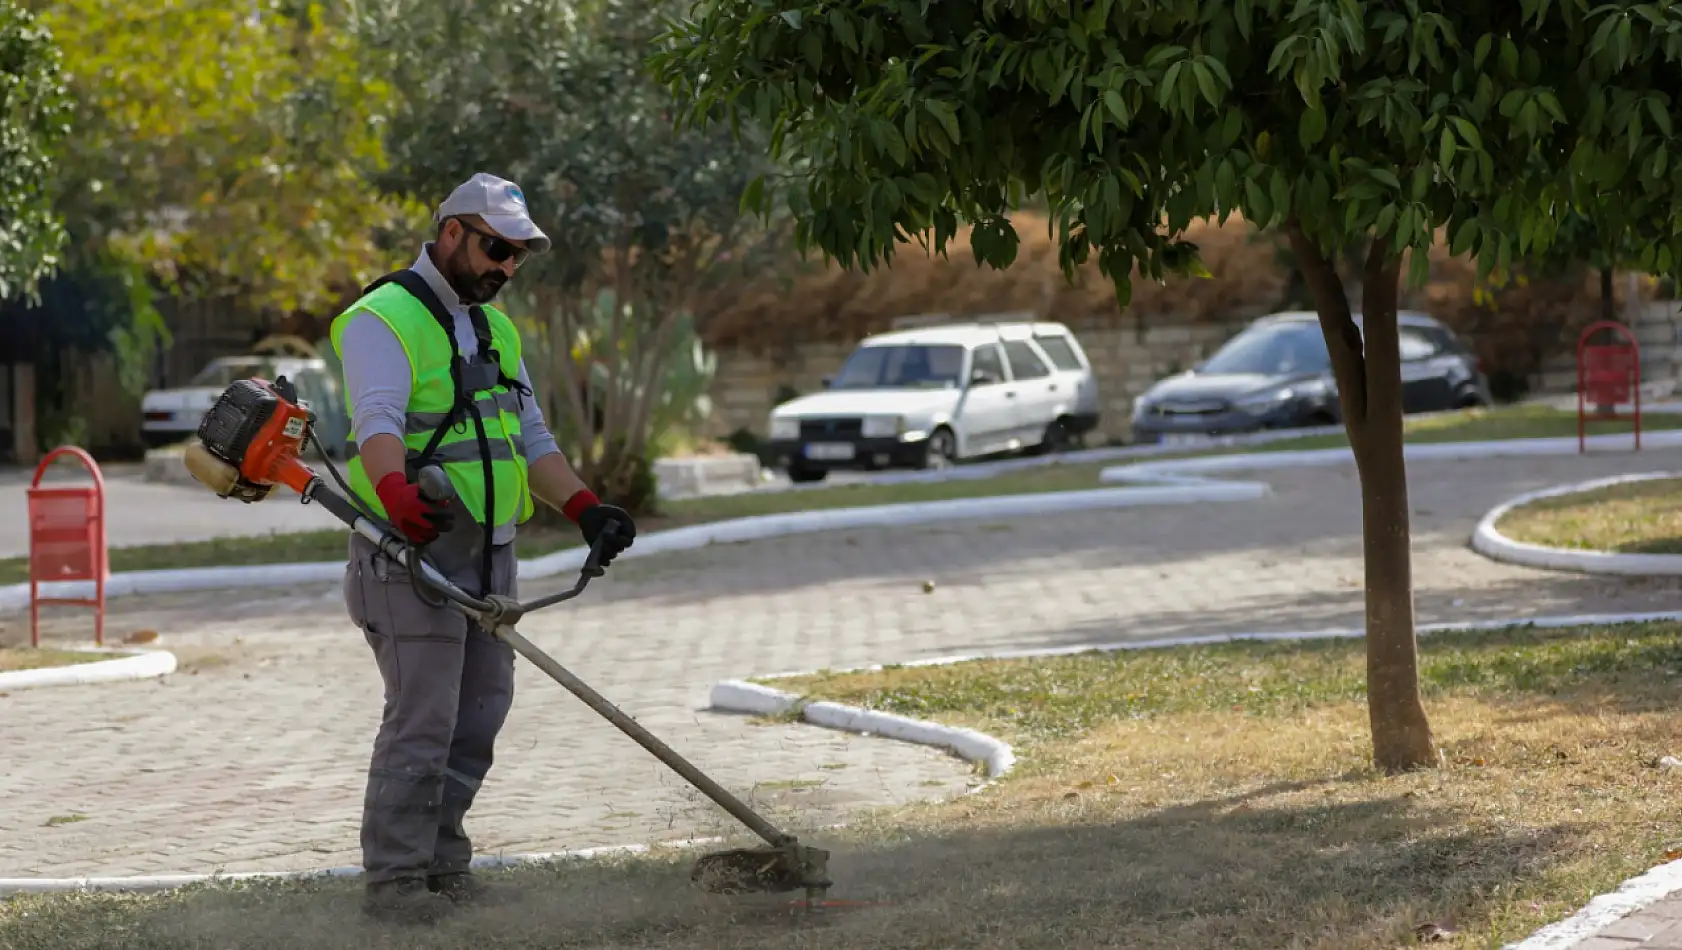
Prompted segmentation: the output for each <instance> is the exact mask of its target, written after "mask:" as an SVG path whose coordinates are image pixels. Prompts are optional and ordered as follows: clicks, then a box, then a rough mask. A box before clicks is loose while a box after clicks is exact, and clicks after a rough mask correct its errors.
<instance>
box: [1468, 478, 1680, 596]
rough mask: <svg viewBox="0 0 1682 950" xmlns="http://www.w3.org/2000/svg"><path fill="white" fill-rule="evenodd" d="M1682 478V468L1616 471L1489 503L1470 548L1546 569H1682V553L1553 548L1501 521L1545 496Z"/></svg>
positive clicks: (1640, 573) (1634, 573) (1646, 573)
mask: <svg viewBox="0 0 1682 950" xmlns="http://www.w3.org/2000/svg"><path fill="white" fill-rule="evenodd" d="M1665 478H1682V472H1642V473H1640V474H1636V475H1616V476H1613V477H1611V478H1597V479H1594V480H1592V481H1587V482H1577V483H1575V484H1571V485H1559V486H1556V487H1553V488H1544V489H1542V490H1540V491H1533V492H1528V493H1526V494H1523V495H1519V496H1518V497H1516V498H1512V499H1509V500H1507V501H1504V502H1502V503H1501V504H1499V505H1497V506H1495V507H1494V508H1491V509H1490V510H1489V513H1488V514H1486V515H1484V516H1483V519H1482V520H1480V521H1479V522H1478V526H1477V528H1475V529H1474V530H1473V531H1472V550H1474V551H1476V552H1478V553H1479V554H1482V555H1483V556H1484V557H1487V558H1489V559H1490V560H1492V561H1500V562H1502V563H1505V564H1518V565H1521V566H1524V567H1538V568H1542V569H1544V570H1553V571H1573V572H1576V573H1579V574H1615V575H1621V576H1626V577H1667V576H1676V575H1682V554H1620V553H1618V552H1616V551H1588V550H1574V549H1571V548H1553V547H1547V546H1546V545H1541V544H1531V543H1530V542H1527V541H1515V540H1514V539H1512V538H1509V537H1507V536H1506V535H1504V534H1502V533H1501V531H1500V529H1499V528H1498V527H1497V525H1498V524H1499V523H1500V521H1501V519H1502V518H1505V517H1506V516H1507V515H1508V514H1510V513H1511V512H1512V511H1514V510H1515V509H1518V508H1522V507H1524V506H1525V505H1528V504H1530V503H1531V502H1535V501H1540V500H1542V499H1544V498H1557V497H1559V496H1561V495H1576V494H1580V493H1583V492H1590V491H1594V490H1596V489H1599V488H1608V487H1611V486H1613V485H1625V484H1630V483H1633V482H1646V481H1655V480H1658V479H1665Z"/></svg>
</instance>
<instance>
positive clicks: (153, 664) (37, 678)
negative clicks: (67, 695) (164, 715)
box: [0, 647, 175, 693]
mask: <svg viewBox="0 0 1682 950" xmlns="http://www.w3.org/2000/svg"><path fill="white" fill-rule="evenodd" d="M74 650H75V652H77V653H111V654H115V655H116V658H115V659H110V660H95V661H94V662H92V663H73V664H71V665H69V666H49V667H46V668H44V669H39V670H9V671H7V672H4V673H0V693H9V692H11V691H13V690H19V689H37V688H40V687H43V686H84V685H87V684H89V683H116V682H121V681H123V680H143V679H155V678H157V677H160V676H168V675H169V674H171V673H173V672H175V654H173V653H171V652H169V651H168V650H124V649H117V648H114V647H104V648H100V647H76V648H74Z"/></svg>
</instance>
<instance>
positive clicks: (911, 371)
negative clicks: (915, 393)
mask: <svg viewBox="0 0 1682 950" xmlns="http://www.w3.org/2000/svg"><path fill="white" fill-rule="evenodd" d="M963 371H964V348H963V347H961V346H953V345H922V344H915V345H904V346H861V347H859V348H858V349H856V350H854V351H853V355H852V356H850V357H848V358H847V362H846V363H845V364H844V365H843V366H842V367H841V371H840V372H839V373H836V374H835V379H834V380H833V381H832V382H830V384H829V388H830V389H952V388H956V387H957V386H958V385H959V380H960V378H961V377H962V374H963Z"/></svg>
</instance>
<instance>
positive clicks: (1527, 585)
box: [0, 451, 1682, 877]
mask: <svg viewBox="0 0 1682 950" xmlns="http://www.w3.org/2000/svg"><path fill="white" fill-rule="evenodd" d="M1679 457H1682V454H1679V453H1677V452H1666V451H1644V452H1642V453H1640V454H1638V455H1636V454H1627V453H1626V454H1615V455H1613V454H1608V455H1599V456H1590V457H1586V458H1578V457H1564V458H1541V459H1506V460H1502V459H1494V460H1482V461H1476V462H1429V463H1426V462H1421V463H1415V464H1414V465H1413V466H1412V467H1411V472H1412V490H1411V491H1412V504H1413V508H1414V511H1415V518H1414V530H1415V539H1414V546H1415V559H1414V580H1415V586H1416V591H1417V593H1416V603H1417V605H1418V611H1419V616H1420V618H1421V620H1422V621H1440V620H1476V619H1486V618H1497V617H1504V616H1512V615H1515V614H1516V615H1536V614H1544V613H1567V612H1590V611H1595V612H1598V611H1626V610H1628V611H1633V610H1655V609H1665V608H1675V607H1678V606H1679V605H1682V596H1679V595H1678V591H1679V585H1678V583H1677V582H1676V581H1674V580H1635V579H1619V578H1594V577H1583V576H1574V575H1567V574H1557V573H1546V572H1539V571H1532V570H1527V569H1523V568H1516V567H1510V566H1506V565H1500V564H1495V563H1493V562H1491V561H1488V560H1486V559H1484V558H1482V557H1480V556H1478V555H1477V554H1475V553H1473V552H1471V551H1470V550H1469V549H1467V547H1466V540H1467V537H1468V535H1469V534H1470V531H1471V529H1472V526H1473V525H1474V524H1475V523H1476V520H1477V518H1478V517H1479V516H1481V515H1482V514H1483V512H1484V511H1486V510H1487V509H1488V508H1490V507H1491V506H1493V505H1495V504H1497V503H1498V502H1500V501H1501V500H1503V499H1505V498H1507V497H1509V496H1511V495H1513V494H1516V493H1518V492H1521V491H1526V490H1529V489H1534V488H1540V487H1543V486H1547V485H1552V484H1557V483H1560V482H1566V481H1574V480H1579V479H1586V478H1592V477H1600V476H1604V475H1608V474H1613V473H1617V472H1624V471H1640V470H1659V469H1664V468H1667V467H1676V462H1677V460H1678V458H1679ZM1258 477H1262V478H1265V479H1266V480H1268V481H1269V482H1270V483H1271V484H1272V485H1273V486H1274V489H1275V490H1274V493H1273V495H1272V496H1270V497H1268V498H1266V499H1264V500H1261V501H1256V502H1247V503H1237V504H1227V505H1195V506H1172V507H1163V508H1134V509H1122V510H1116V511H1107V512H1083V513H1074V514H1062V515H1056V516H1038V517H1035V518H1031V519H1009V520H999V521H996V522H995V521H976V522H964V523H946V524H940V525H910V526H906V527H903V528H896V529H869V530H862V529H861V530H853V531H840V532H830V533H824V534H813V535H803V536H793V537H787V538H780V539H772V540H767V541H762V542H755V543H751V544H732V545H718V546H714V547H710V548H707V549H704V550H700V551H694V552H684V553H673V554H666V555H659V556H655V557H650V558H647V559H629V560H625V561H622V562H620V563H619V564H616V565H615V566H614V568H613V569H612V571H610V572H609V577H607V578H604V579H602V580H599V581H597V582H595V584H593V585H592V587H591V588H590V590H589V591H588V593H587V594H586V595H585V597H583V598H581V599H580V600H578V601H575V602H572V603H570V604H567V605H564V606H560V607H557V608H554V609H552V610H550V611H548V612H545V613H540V614H537V615H534V616H532V617H531V618H529V619H528V620H527V621H526V622H525V623H524V624H522V629H523V631H524V632H525V633H526V635H527V636H528V637H530V638H531V639H532V640H533V641H534V642H536V643H537V644H538V645H539V646H541V647H543V648H544V649H546V650H549V651H551V652H553V653H554V655H555V656H556V657H557V658H559V659H560V660H561V661H562V662H563V663H566V664H567V665H569V666H570V667H571V668H572V669H574V670H575V671H576V672H578V673H579V674H580V675H581V676H583V677H584V678H585V679H586V680H588V681H589V682H591V683H592V684H593V685H595V686H596V687H597V688H599V689H601V690H602V691H603V692H604V693H606V694H607V695H608V696H609V697H610V698H612V699H614V700H615V701H618V702H621V703H623V704H624V706H625V707H626V709H627V711H628V712H630V713H631V714H633V715H635V716H637V717H638V719H639V720H640V721H641V722H643V723H644V724H645V725H647V726H648V727H649V728H651V729H653V730H654V731H655V732H656V733H657V734H660V735H661V736H662V737H663V738H666V739H667V740H668V741H669V742H671V743H672V744H673V745H674V746H675V747H676V748H678V749H679V750H680V751H683V752H686V753H688V754H691V755H693V756H694V758H695V759H696V761H697V762H698V764H700V765H701V766H702V767H703V768H704V769H707V770H709V771H710V772H712V773H713V774H714V775H715V776H716V777H717V778H719V779H720V780H721V781H722V782H724V783H725V784H726V785H727V786H729V787H731V788H733V789H738V790H743V791H744V792H746V793H747V797H748V798H749V799H750V800H752V801H755V802H763V803H767V804H769V805H770V806H771V807H773V808H774V809H775V810H776V811H777V812H778V814H779V815H781V816H784V817H791V820H792V823H793V825H794V827H796V828H797V829H800V828H810V827H812V826H813V825H815V824H817V823H819V822H825V821H832V820H840V819H841V818H843V817H844V816H845V815H846V814H847V813H849V812H850V811H852V810H854V809H856V808H858V807H861V806H868V805H879V804H886V803H893V802H899V801H906V800H910V799H914V798H919V797H923V796H931V795H949V794H952V793H954V792H956V791H957V790H959V789H960V788H961V787H962V786H963V784H964V782H965V781H966V780H967V778H968V772H967V770H966V769H965V768H963V767H962V765H961V763H958V762H956V761H955V760H953V759H952V758H950V757H949V756H946V755H944V754H942V753H938V752H935V751H932V750H928V749H923V748H919V747H915V746H909V745H904V744H900V743H894V742H887V741H881V740H875V739H868V738H861V737H854V736H847V735H842V734H838V733H834V732H829V731H825V730H820V729H815V728H811V727H803V726H789V725H772V726H765V725H754V724H750V723H749V722H748V721H746V720H744V719H742V718H739V717H731V716H720V715H715V714H711V713H708V712H705V711H703V709H702V707H704V705H705V703H706V696H707V689H708V687H709V686H710V685H711V684H712V683H713V682H715V681H717V680H718V679H721V678H725V677H732V676H745V675H754V674H763V673H771V672H778V671H785V670H799V669H811V668H821V667H831V668H833V667H839V666H854V665H865V664H870V663H878V662H893V661H903V660H911V659H918V658H926V657H933V656H940V655H947V654H952V653H963V652H974V651H983V650H995V649H1009V648H1019V647H1030V646H1062V645H1072V644H1091V643H1101V642H1109V641H1120V640H1130V639H1155V638H1159V637H1164V636H1172V635H1180V634H1202V633H1218V632H1243V631H1258V630H1300V629H1314V628H1322V627H1331V626H1340V627H1342V626H1351V625H1355V624H1358V623H1359V622H1360V618H1361V611H1362V592H1361V576H1362V569H1361V562H1360V550H1361V545H1360V526H1361V520H1360V511H1359V507H1358V506H1359V494H1358V490H1357V484H1356V481H1355V477H1354V471H1353V469H1352V468H1351V467H1348V466H1345V467H1342V468H1337V469H1299V470H1292V471H1281V472H1275V473H1261V474H1260V475H1259V476H1258ZM925 579H929V580H933V581H934V582H935V585H936V586H935V589H934V591H933V592H932V593H925V592H924V589H923V581H924V580H925ZM570 581H571V579H570V578H552V579H547V580H542V581H534V582H529V583H528V584H527V585H526V588H525V590H524V591H523V593H526V594H531V593H535V592H538V591H541V590H554V589H559V588H560V587H562V586H565V585H567V584H570ZM112 607H113V617H112V619H111V622H110V625H109V627H108V629H109V630H110V631H112V632H113V634H114V635H119V636H120V635H121V634H122V633H124V632H126V631H129V630H132V629H136V628H143V627H144V628H151V629H156V630H158V631H159V632H160V633H161V634H162V638H161V640H160V643H162V644H164V645H167V646H168V647H169V648H171V649H173V650H176V651H177V653H178V654H179V655H180V656H181V657H182V659H183V669H182V671H181V672H179V673H177V674H176V675H174V676H173V677H171V678H169V679H168V680H167V681H164V682H161V683H160V682H146V683H131V684H115V685H105V686H97V687H63V688H54V689H47V690H34V691H20V692H18V693H15V694H13V695H11V696H9V697H5V698H0V744H3V745H0V747H3V748H4V749H5V750H6V753H7V754H6V760H7V761H6V768H4V769H0V790H3V791H4V793H5V801H6V803H7V807H6V808H5V809H3V810H0V841H4V842H5V843H6V845H7V850H5V851H0V877H11V876H34V875H44V876H45V875H50V876H67V875H74V874H81V873H96V874H97V873H108V872H109V870H110V869H113V868H136V867H139V868H147V869H150V870H152V871H157V872H180V871H207V870H212V869H217V868H220V869H222V870H228V871H241V870H274V869H294V868H308V867H319V866H324V865H338V864H354V863H356V861H357V860H358V855H357V850H356V847H357V845H356V841H357V836H356V820H357V813H358V810H359V808H360V801H361V792H360V788H361V780H362V771H363V769H364V767H365V763H366V761H367V756H368V751H369V750H368V746H369V742H370V740H371V737H372V735H373V732H374V729H375V727H376V725H377V722H378V711H379V701H380V699H379V697H380V684H379V677H378V674H377V673H376V672H375V670H374V666H373V663H372V661H371V659H370V657H369V655H368V651H367V648H366V646H365V644H364V643H363V642H362V638H361V636H360V635H359V634H358V633H357V631H356V630H355V629H354V628H352V627H351V626H350V624H349V622H348V621H347V620H346V619H345V616H344V609H343V606H342V604H341V603H340V601H339V592H338V589H337V587H336V586H334V585H321V586H316V587H309V588H304V589H300V590H295V591H284V592H276V591H258V592H254V593H252V594H251V595H250V596H246V597H240V596H236V595H232V594H230V593H229V592H209V593H197V594H180V595H170V596H156V597H142V598H123V599H120V600H117V601H114V602H113V604H112ZM0 622H4V623H6V624H9V625H10V628H11V629H10V631H9V633H8V632H6V631H0V636H12V637H16V636H18V635H19V633H20V631H24V630H26V626H25V625H26V623H27V621H26V619H23V618H17V617H8V618H5V619H4V620H3V621H0ZM80 622H81V620H80V618H79V617H78V616H77V615H76V614H74V613H70V614H66V615H64V616H62V617H55V619H54V629H55V630H61V631H68V630H71V629H74V625H76V624H78V623H80ZM78 635H85V634H78ZM72 814H77V815H85V816H86V820H84V821H79V822H75V823H72V824H59V825H55V826H51V827H49V826H48V825H47V822H48V821H49V819H51V818H53V817H54V816H66V815H72ZM730 827H731V825H730V824H729V822H728V819H725V818H723V817H722V816H721V814H720V813H719V812H718V810H717V809H716V808H713V807H712V806H711V805H710V804H708V803H706V802H705V800H704V799H702V798H701V797H700V796H699V795H698V794H696V793H695V792H693V791H692V790H690V789H688V787H687V786H686V785H685V784H684V783H683V782H682V780H681V779H679V778H678V777H676V776H675V775H673V774H672V773H670V772H669V771H667V770H666V769H665V768H664V767H663V766H662V765H660V764H659V762H658V761H657V760H655V759H654V758H653V757H651V756H649V755H647V754H646V753H644V752H643V751H642V750H640V749H638V748H637V747H636V746H635V745H634V744H633V743H631V742H630V740H629V739H627V738H626V737H624V736H622V735H621V734H619V733H618V732H617V730H615V729H613V728H612V727H611V726H609V725H608V724H606V723H604V722H602V721H600V720H599V719H597V718H595V716H594V715H593V714H592V713H591V712H590V711H589V710H588V709H587V708H586V707H584V706H583V704H581V703H579V702H578V701H577V700H576V699H574V698H573V697H572V696H571V695H569V694H567V693H566V692H565V691H564V690H562V689H561V688H560V687H559V686H557V685H556V684H554V683H553V682H551V681H549V680H548V679H546V678H545V677H544V676H543V675H542V674H541V673H539V672H537V671H536V670H535V669H533V668H531V667H530V666H529V665H527V664H524V663H523V661H522V664H521V666H520V672H519V674H518V681H517V688H516V697H515V704H514V710H513V713H512V714H511V716H510V717H509V721H508V726H507V731H506V732H505V733H504V737H503V739H502V742H501V745H500V746H499V750H498V761H497V763H496V765H495V767H494V768H493V770H492V773H491V776H490V779H489V781H488V782H487V784H486V786H485V789H484V791H483V793H482V794H481V797H480V801H479V805H478V806H477V807H476V808H475V810H474V812H473V815H472V816H471V817H470V829H471V830H472V831H473V833H474V834H475V835H476V837H477V839H478V842H479V844H480V846H481V848H482V849H483V850H485V851H487V852H492V853H495V852H499V851H543V850H556V849H561V848H576V847H586V846H592V845H601V844H616V843H626V842H633V841H643V840H649V839H658V838H676V837H687V836H691V835H695V834H706V833H713V832H716V831H719V830H726V829H729V828H730Z"/></svg>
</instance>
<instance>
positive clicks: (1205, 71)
mask: <svg viewBox="0 0 1682 950" xmlns="http://www.w3.org/2000/svg"><path fill="white" fill-rule="evenodd" d="M1191 72H1192V75H1193V76H1195V77H1197V88H1198V90H1199V91H1200V92H1202V93H1203V99H1204V101H1206V102H1208V103H1209V104H1210V105H1212V106H1218V105H1220V104H1221V92H1220V89H1218V88H1217V87H1216V85H1215V76H1214V74H1213V73H1211V72H1210V71H1209V67H1207V66H1205V65H1203V61H1202V60H1198V61H1195V62H1193V63H1192V64H1191Z"/></svg>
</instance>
